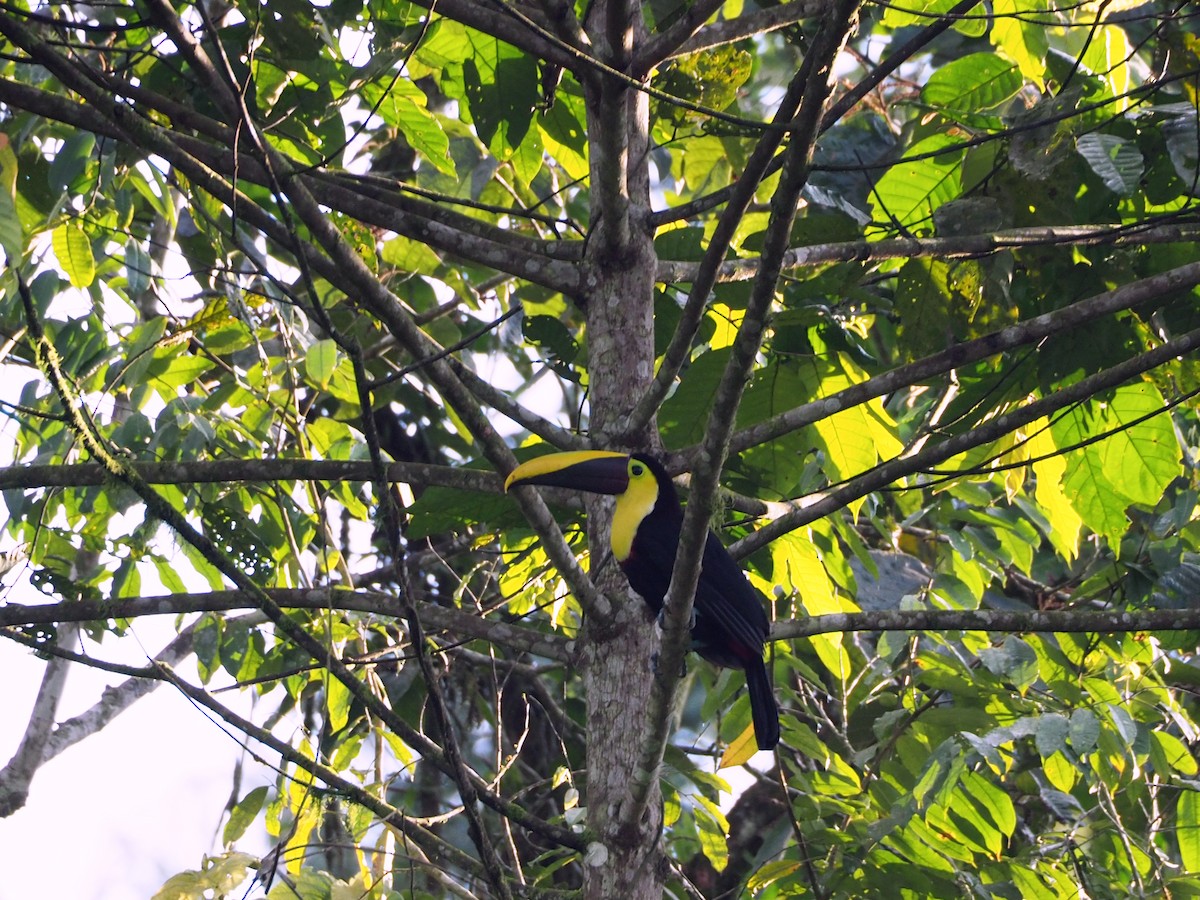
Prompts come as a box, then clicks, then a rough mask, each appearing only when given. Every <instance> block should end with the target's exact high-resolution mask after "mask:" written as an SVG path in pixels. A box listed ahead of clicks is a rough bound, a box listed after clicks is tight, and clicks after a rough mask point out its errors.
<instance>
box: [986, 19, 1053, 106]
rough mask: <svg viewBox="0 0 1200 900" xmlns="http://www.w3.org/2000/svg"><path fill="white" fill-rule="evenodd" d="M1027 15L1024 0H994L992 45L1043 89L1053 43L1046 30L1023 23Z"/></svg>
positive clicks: (1039, 26)
mask: <svg viewBox="0 0 1200 900" xmlns="http://www.w3.org/2000/svg"><path fill="white" fill-rule="evenodd" d="M1024 12H1025V6H1024V3H1023V0H993V3H992V19H991V22H992V30H991V40H992V45H993V46H994V47H995V48H996V49H997V50H998V51H999V53H1000V54H1001V55H1002V56H1004V57H1006V58H1008V59H1011V60H1012V61H1013V62H1015V63H1016V64H1017V66H1018V68H1020V70H1021V74H1022V75H1023V76H1025V78H1027V79H1028V80H1029V81H1031V82H1032V83H1033V84H1034V85H1035V86H1036V87H1038V88H1039V89H1040V88H1042V87H1043V86H1044V84H1045V78H1046V54H1047V52H1049V49H1050V44H1049V41H1048V39H1047V35H1046V29H1045V28H1044V27H1042V26H1041V25H1036V24H1034V23H1032V22H1025V21H1022V18H1021V14H1022V13H1024Z"/></svg>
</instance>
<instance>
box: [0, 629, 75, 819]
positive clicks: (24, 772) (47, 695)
mask: <svg viewBox="0 0 1200 900" xmlns="http://www.w3.org/2000/svg"><path fill="white" fill-rule="evenodd" d="M78 637H79V627H78V626H76V625H68V626H66V627H65V628H63V629H62V630H61V631H60V632H59V633H58V637H57V639H56V641H55V643H57V644H58V645H60V646H69V645H70V644H73V643H74V642H75V641H76V640H77V639H78ZM68 669H69V666H68V664H67V662H66V661H65V660H62V659H56V658H52V659H51V660H50V661H49V662H48V663H46V670H45V671H44V672H43V673H42V684H41V687H39V688H38V693H37V697H36V698H35V699H34V702H33V711H32V712H31V713H30V715H29V724H28V725H26V726H25V734H24V735H23V736H22V738H21V743H20V744H19V745H18V746H17V752H16V753H14V754H13V758H12V759H10V760H9V761H8V765H6V766H5V767H4V768H3V769H0V818H7V817H8V816H11V815H12V814H13V813H15V812H16V811H17V810H18V809H20V808H21V807H22V806H24V805H25V800H26V798H27V797H28V796H29V785H30V784H31V783H32V782H33V776H34V774H36V772H37V770H38V769H39V768H40V767H41V765H42V763H43V762H44V761H45V759H46V756H45V753H46V745H47V744H48V743H49V741H50V736H51V733H52V731H53V729H54V721H55V718H56V716H57V715H58V701H59V700H60V699H61V698H62V691H63V687H64V686H65V684H66V681H67V670H68Z"/></svg>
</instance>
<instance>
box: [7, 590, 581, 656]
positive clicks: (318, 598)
mask: <svg viewBox="0 0 1200 900" xmlns="http://www.w3.org/2000/svg"><path fill="white" fill-rule="evenodd" d="M266 593H267V595H268V596H269V597H270V598H271V599H272V600H274V601H275V602H276V603H277V604H278V605H279V606H280V607H281V608H284V609H318V610H319V609H331V610H338V611H342V612H361V613H373V614H375V615H380V616H388V617H395V618H397V620H398V621H403V620H402V618H401V610H400V608H399V601H398V600H397V598H396V597H395V596H394V595H392V594H388V593H384V592H382V591H362V590H359V591H351V590H345V589H342V588H333V587H328V588H313V589H300V588H276V589H273V590H268V591H267V592H266ZM258 606H259V604H258V601H257V598H255V597H253V596H251V595H250V594H249V593H247V592H246V591H211V592H206V593H197V594H166V595H163V596H158V597H128V598H122V599H119V600H71V601H67V602H64V603H40V604H31V605H26V604H22V603H6V604H4V605H3V606H0V627H11V626H16V625H47V624H53V623H57V622H95V621H106V620H108V619H132V618H138V617H141V616H161V615H182V614H186V613H199V612H227V611H229V610H233V609H257V608H258ZM420 609H421V620H422V621H423V622H424V623H427V624H428V625H430V626H432V627H433V628H435V629H441V630H445V631H448V632H450V633H452V634H454V635H457V636H467V637H471V638H475V639H478V640H483V641H488V642H489V643H494V644H499V645H500V646H504V647H510V648H512V649H513V650H516V651H518V652H521V653H532V654H534V655H535V656H540V657H544V658H546V659H553V660H557V661H559V662H569V661H570V659H571V649H572V645H573V642H572V641H571V640H569V639H568V638H565V637H562V636H561V635H556V634H547V633H545V632H542V631H538V630H537V629H534V628H531V627H529V626H525V625H518V624H513V623H510V622H503V621H497V620H495V619H483V618H481V617H479V616H477V615H475V614H474V613H471V612H468V611H466V610H463V609H458V608H456V607H452V606H445V605H442V604H439V603H422V604H421V607H420Z"/></svg>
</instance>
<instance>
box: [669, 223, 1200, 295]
mask: <svg viewBox="0 0 1200 900" xmlns="http://www.w3.org/2000/svg"><path fill="white" fill-rule="evenodd" d="M1196 240H1200V226H1196V225H1189V224H1181V225H1176V224H1162V225H1156V224H1153V222H1151V223H1150V224H1139V225H1117V226H1113V225H1045V226H1039V227H1036V228H1012V229H1008V230H1004V231H995V232H989V233H987V234H967V235H956V236H954V237H944V238H915V237H909V238H889V239H887V240H882V241H842V242H838V243H832V244H811V245H809V246H806V247H793V248H792V249H790V250H788V251H787V252H786V253H785V254H784V257H783V267H784V268H785V269H804V268H809V267H815V266H822V265H828V264H829V263H835V262H855V263H864V264H865V263H873V262H880V261H882V260H891V259H921V258H936V259H978V258H980V257H984V256H992V255H994V254H996V253H1000V252H1002V251H1006V250H1017V249H1021V248H1025V247H1100V246H1111V247H1139V246H1143V245H1145V244H1175V243H1191V242H1193V241H1196ZM758 266H759V261H758V259H757V258H754V259H731V260H727V261H724V262H722V263H721V265H720V268H719V269H717V272H716V278H715V281H716V282H718V283H725V282H731V281H745V280H747V279H750V278H753V277H754V276H755V274H756V273H757V272H758ZM703 267H704V263H703V262H699V263H695V262H676V261H674V260H661V261H660V262H659V264H658V272H657V274H656V275H655V280H656V281H658V282H660V283H663V284H692V283H693V282H695V281H696V280H697V279H700V278H702V277H703V276H704V270H703Z"/></svg>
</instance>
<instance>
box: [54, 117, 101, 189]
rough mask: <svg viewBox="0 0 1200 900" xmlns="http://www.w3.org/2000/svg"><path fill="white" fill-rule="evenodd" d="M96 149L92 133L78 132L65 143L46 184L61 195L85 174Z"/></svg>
mask: <svg viewBox="0 0 1200 900" xmlns="http://www.w3.org/2000/svg"><path fill="white" fill-rule="evenodd" d="M95 147H96V136H95V135H94V134H92V133H91V132H90V131H76V132H74V133H73V134H72V135H71V136H70V137H69V138H67V140H66V141H65V142H64V143H63V145H62V147H61V148H59V151H58V153H57V154H55V156H54V162H52V163H51V164H50V171H49V172H47V173H46V183H47V184H48V185H49V187H50V189H51V190H52V191H55V192H58V193H61V192H62V191H65V190H66V189H67V188H69V187H70V186H71V183H72V182H73V181H74V180H75V179H76V178H78V177H79V175H80V174H81V173H82V172H83V169H84V166H86V165H87V164H88V160H90V159H91V157H92V150H93V149H95Z"/></svg>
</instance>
